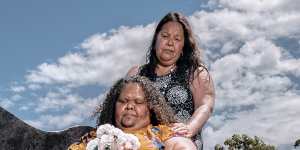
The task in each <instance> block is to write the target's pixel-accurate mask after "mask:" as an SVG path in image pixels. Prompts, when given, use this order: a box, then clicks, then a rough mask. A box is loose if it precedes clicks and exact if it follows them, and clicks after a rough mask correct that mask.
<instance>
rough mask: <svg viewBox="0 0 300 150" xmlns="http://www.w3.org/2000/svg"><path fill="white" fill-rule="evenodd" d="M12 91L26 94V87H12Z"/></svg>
mask: <svg viewBox="0 0 300 150" xmlns="http://www.w3.org/2000/svg"><path fill="white" fill-rule="evenodd" d="M10 90H11V91H13V92H16V93H20V92H24V91H25V90H26V88H25V87H24V86H12V87H10Z"/></svg>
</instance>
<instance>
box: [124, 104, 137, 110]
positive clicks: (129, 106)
mask: <svg viewBox="0 0 300 150" xmlns="http://www.w3.org/2000/svg"><path fill="white" fill-rule="evenodd" d="M134 107H135V104H134V103H131V102H129V103H127V104H126V109H127V110H133V109H134Z"/></svg>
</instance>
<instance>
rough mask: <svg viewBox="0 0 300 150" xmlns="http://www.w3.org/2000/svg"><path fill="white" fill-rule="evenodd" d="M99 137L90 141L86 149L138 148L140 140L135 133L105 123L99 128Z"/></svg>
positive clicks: (135, 149)
mask: <svg viewBox="0 0 300 150" xmlns="http://www.w3.org/2000/svg"><path fill="white" fill-rule="evenodd" d="M96 134H97V138H95V139H93V140H91V141H90V142H88V144H87V147H86V150H122V149H124V148H125V147H126V149H132V150H138V149H139V147H140V142H139V140H138V138H137V137H136V136H134V135H133V134H127V133H124V132H123V131H122V130H120V129H118V128H115V127H114V126H113V125H110V124H104V125H101V126H99V127H98V129H97V133H96Z"/></svg>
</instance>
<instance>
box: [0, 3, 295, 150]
mask: <svg viewBox="0 0 300 150" xmlns="http://www.w3.org/2000/svg"><path fill="white" fill-rule="evenodd" d="M0 3H1V5H0V18H1V20H0V22H1V23H0V33H1V34H0V41H1V44H0V50H1V55H0V69H1V74H0V79H1V80H0V106H1V107H4V108H5V109H7V110H8V111H10V112H12V113H13V114H15V115H16V116H17V117H19V118H21V119H22V120H24V121H25V122H27V123H29V124H30V125H32V126H34V127H36V128H39V129H42V130H47V131H53V130H62V129H66V128H68V127H71V126H74V125H92V126H93V125H94V121H93V120H91V119H90V115H91V114H92V112H93V110H94V108H95V106H96V105H97V104H98V103H99V102H101V100H102V98H103V96H104V94H105V91H106V89H107V88H109V87H110V85H111V84H112V83H113V82H114V81H115V80H116V79H118V78H120V77H122V76H123V75H124V74H125V73H126V72H127V70H128V69H129V68H130V66H132V65H136V64H143V63H144V62H145V53H146V50H147V47H148V45H149V42H150V40H151V36H152V34H153V30H154V28H155V25H156V23H157V21H158V20H159V19H160V18H161V17H163V16H164V15H165V14H166V13H167V12H169V11H174V10H176V11H181V12H183V13H184V14H185V15H186V16H187V18H188V20H189V22H190V23H191V26H192V28H193V32H194V34H195V36H196V39H197V41H198V44H199V45H200V47H201V48H202V49H203V53H202V57H201V58H202V59H203V60H204V61H205V63H206V64H207V65H208V67H209V70H210V73H211V75H212V76H213V79H214V82H215V87H216V91H217V98H216V105H215V113H214V114H213V116H212V117H211V118H210V120H209V121H208V124H207V126H205V128H204V130H203V136H204V140H205V141H206V143H207V144H205V147H206V149H212V148H213V146H214V145H215V144H217V143H222V142H223V141H224V139H225V138H228V137H230V136H231V135H232V134H234V133H246V134H248V135H251V136H254V135H257V136H260V137H263V139H264V140H265V141H266V142H267V143H271V144H275V145H277V146H278V147H279V149H291V147H289V146H290V145H292V144H293V142H294V141H295V139H299V135H300V129H299V126H300V121H299V119H298V118H299V117H298V115H299V114H300V110H299V107H300V101H299V100H300V91H299V90H300V81H299V77H300V67H299V66H300V58H299V57H300V30H299V26H300V11H299V10H300V3H299V2H297V1H296V2H295V1H293V0H272V1H268V0H265V1H261V0H252V1H248V0H237V1H235V3H232V1H231V0H208V1H192V0H189V1H179V0H175V1H130V3H129V2H127V3H126V2H125V1H107V2H103V1H37V0H36V1H26V2H25V1H24V2H23V1H18V2H17V1H3V0H2V1H1V2H0ZM253 129H255V130H253Z"/></svg>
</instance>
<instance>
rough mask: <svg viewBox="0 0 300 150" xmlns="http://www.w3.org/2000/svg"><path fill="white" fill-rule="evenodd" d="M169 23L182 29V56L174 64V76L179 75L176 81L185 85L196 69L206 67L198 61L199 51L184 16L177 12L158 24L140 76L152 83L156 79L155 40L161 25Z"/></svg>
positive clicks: (168, 15) (170, 13)
mask: <svg viewBox="0 0 300 150" xmlns="http://www.w3.org/2000/svg"><path fill="white" fill-rule="evenodd" d="M170 21H175V22H178V23H180V24H181V26H182V28H183V32H184V46H183V49H182V52H183V54H182V55H181V56H180V57H179V59H178V60H177V62H176V66H177V69H176V74H177V75H181V77H179V78H177V79H176V80H178V81H179V82H183V83H186V84H187V83H188V81H191V80H192V79H193V76H192V75H193V73H194V72H195V70H196V69H197V68H198V67H203V68H206V67H205V66H204V65H203V63H202V61H201V60H200V49H199V48H198V47H197V44H196V40H195V38H194V35H193V34H192V29H191V26H190V25H189V23H188V21H187V19H186V18H185V17H184V15H182V14H181V13H179V12H169V13H168V14H167V15H166V16H164V17H163V18H162V19H161V20H160V22H159V23H158V25H157V27H156V29H155V32H154V36H153V39H152V43H151V45H150V48H149V50H148V52H147V62H146V64H145V65H144V66H142V68H141V71H140V74H141V75H143V76H146V77H148V78H149V79H150V80H152V81H153V80H154V79H155V78H156V74H155V67H156V65H157V64H158V62H159V60H158V58H157V56H156V50H155V45H156V40H157V37H158V33H159V32H160V31H161V30H162V27H163V25H164V24H166V23H168V22H170ZM177 77H178V76H177ZM191 77H192V78H191Z"/></svg>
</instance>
